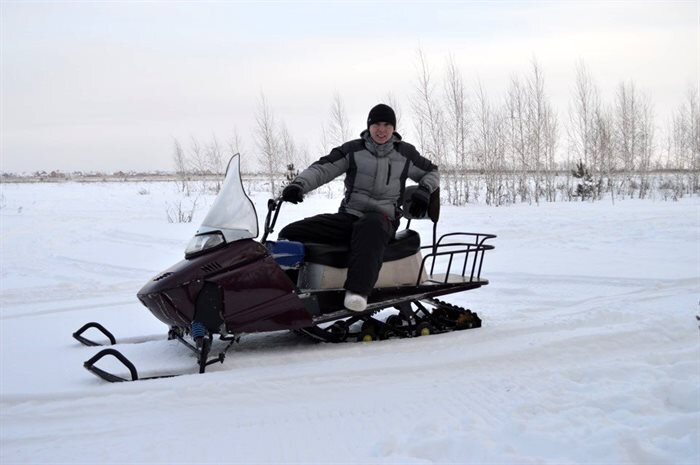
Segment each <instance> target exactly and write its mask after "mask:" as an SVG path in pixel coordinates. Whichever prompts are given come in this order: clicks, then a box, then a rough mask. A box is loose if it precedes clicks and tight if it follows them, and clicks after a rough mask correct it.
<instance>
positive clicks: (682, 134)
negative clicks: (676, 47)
mask: <svg viewBox="0 0 700 465" xmlns="http://www.w3.org/2000/svg"><path fill="white" fill-rule="evenodd" d="M672 140H673V143H672V151H673V160H674V161H673V163H674V165H676V168H677V169H679V170H682V171H684V172H685V173H686V176H685V177H686V179H687V188H686V189H685V191H686V192H688V193H696V192H698V191H700V103H699V101H698V88H697V87H689V88H688V92H687V96H686V101H685V102H683V103H682V104H681V105H680V106H679V107H678V109H677V110H676V113H675V115H674V117H673V135H672Z"/></svg>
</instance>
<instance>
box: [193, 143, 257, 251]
mask: <svg viewBox="0 0 700 465" xmlns="http://www.w3.org/2000/svg"><path fill="white" fill-rule="evenodd" d="M240 158H241V156H240V155H239V154H235V155H234V156H233V157H231V160H229V162H228V167H227V168H226V179H224V184H223V186H222V187H221V190H220V191H219V195H217V196H216V200H214V204H213V205H212V206H211V209H210V210H209V213H207V216H206V217H205V218H204V221H203V222H202V225H201V226H200V227H199V229H198V230H197V234H198V235H199V234H206V233H209V232H212V231H221V233H222V234H223V235H224V238H225V239H226V242H227V243H229V242H233V241H238V240H240V239H252V238H254V237H258V215H257V213H256V212H255V206H254V205H253V202H252V201H251V200H250V198H248V196H247V195H246V193H245V190H244V189H243V183H242V182H241V166H240Z"/></svg>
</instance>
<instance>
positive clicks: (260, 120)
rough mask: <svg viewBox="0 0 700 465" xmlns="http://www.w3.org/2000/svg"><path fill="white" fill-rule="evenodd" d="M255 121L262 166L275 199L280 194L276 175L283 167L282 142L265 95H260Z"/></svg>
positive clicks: (256, 138)
mask: <svg viewBox="0 0 700 465" xmlns="http://www.w3.org/2000/svg"><path fill="white" fill-rule="evenodd" d="M255 121H256V123H257V128H256V133H255V136H256V137H255V140H256V144H257V146H258V150H259V151H260V160H259V161H260V166H261V167H262V169H263V170H264V173H265V175H266V176H267V178H268V180H269V182H270V192H271V194H272V196H273V197H275V196H277V194H278V192H277V184H276V174H277V173H278V172H279V170H280V166H281V165H282V157H281V156H280V146H281V142H280V136H279V131H278V129H277V123H276V122H275V118H274V115H273V113H272V110H271V109H270V107H269V106H268V104H267V99H266V98H265V94H264V93H260V99H259V101H258V111H257V114H256V117H255Z"/></svg>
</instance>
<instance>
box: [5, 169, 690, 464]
mask: <svg viewBox="0 0 700 465" xmlns="http://www.w3.org/2000/svg"><path fill="white" fill-rule="evenodd" d="M1 188H2V197H1V198H0V206H1V207H2V208H1V209H0V228H1V229H0V240H1V250H0V261H1V262H0V264H1V267H2V268H1V272H0V307H1V310H0V351H1V352H0V364H1V365H0V463H2V464H3V465H5V464H7V465H10V464H20V463H52V464H56V463H66V464H68V463H70V464H75V463H86V464H97V463H100V464H102V463H115V464H116V463H119V464H122V463H160V464H179V463H182V464H194V463H210V464H214V463H216V464H225V463H247V464H250V463H265V464H268V463H363V464H366V463H382V464H383V463H392V464H397V463H401V464H404V463H408V464H411V463H499V464H506V463H508V464H511V463H512V464H523V463H524V464H531V463H537V464H541V463H544V464H548V463H551V464H562V463H565V464H566V463H571V464H603V463H606V464H607V463H616V464H617V463H626V464H696V463H699V462H700V331H699V330H698V321H696V318H695V315H696V314H698V313H700V307H699V306H698V301H699V299H700V201H699V200H698V199H697V198H695V199H683V200H682V201H680V202H655V201H635V200H625V201H619V202H617V203H616V204H615V205H612V204H611V203H610V202H609V201H608V202H599V203H584V204H577V203H556V204H543V205H541V206H527V205H517V206H512V207H500V208H490V207H486V206H467V207H460V208H457V207H443V211H442V222H441V225H440V231H441V232H449V231H459V230H462V231H464V230H466V231H473V232H489V233H495V234H497V235H498V239H496V241H495V242H494V243H495V245H496V250H494V251H492V252H490V255H487V257H486V260H485V263H484V272H483V275H484V276H485V277H487V278H488V279H490V281H491V284H490V285H489V286H486V287H483V288H481V289H477V290H475V291H470V292H465V293H462V294H456V295H452V296H448V297H446V298H445V300H449V301H451V302H454V303H456V304H459V305H462V306H464V307H468V308H471V309H472V310H474V311H477V312H478V313H479V315H480V316H481V318H482V319H483V322H484V325H483V327H482V328H481V329H476V330H470V331H462V332H455V333H450V334H444V335H437V336H431V337H427V338H416V339H402V340H390V341H383V342H375V343H346V344H314V343H312V342H308V341H306V340H304V339H301V338H299V337H298V336H295V335H294V334H291V333H289V332H279V333H269V334H260V335H245V336H243V338H242V340H241V342H240V344H238V345H236V346H235V347H234V348H233V349H232V350H231V351H230V352H229V355H228V358H227V360H226V362H225V363H224V364H223V365H214V366H211V367H210V368H209V369H208V372H207V374H205V375H198V374H195V375H191V376H182V377H179V378H174V379H162V380H154V381H144V382H138V383H131V384H124V383H123V384H107V383H105V382H102V381H101V380H99V379H97V378H96V377H94V376H93V375H91V374H90V373H88V372H87V371H85V370H84V369H83V367H82V362H83V361H85V360H87V359H88V358H89V357H90V356H91V355H92V354H94V353H96V352H97V349H95V348H89V347H84V346H81V345H79V344H78V343H77V342H76V341H74V340H73V339H72V338H71V334H72V332H73V331H74V330H76V329H77V328H78V327H79V326H81V325H82V324H83V323H85V322H87V321H91V320H97V321H100V322H102V323H104V324H105V325H106V326H107V327H108V328H110V329H111V330H112V331H113V332H114V333H115V335H116V336H117V337H118V338H120V339H122V340H125V341H127V342H135V344H128V345H125V346H124V347H123V349H122V348H120V350H123V352H124V353H125V354H126V355H127V356H128V357H130V358H131V359H132V360H133V361H134V362H135V363H136V365H137V366H138V367H139V369H140V370H141V371H142V373H143V374H144V375H146V374H156V373H166V372H169V371H178V370H188V369H189V370H191V371H192V372H194V371H195V362H194V359H193V357H192V355H191V353H190V352H189V351H188V350H187V349H186V348H185V347H183V346H182V345H180V344H178V343H177V342H174V341H166V340H165V333H166V330H167V328H166V327H164V326H163V325H162V324H161V323H160V322H159V321H158V320H156V319H155V318H154V317H153V316H151V314H150V313H149V312H148V311H147V310H146V309H145V308H144V307H142V306H141V304H140V303H139V302H138V300H137V299H136V297H135V294H136V291H137V290H138V289H139V288H140V287H141V286H142V285H143V284H144V283H145V282H146V281H147V280H148V279H150V278H151V277H152V276H153V275H154V274H155V273H157V272H159V271H161V270H162V269H164V268H166V267H168V266H170V265H171V264H173V263H174V262H176V261H178V260H180V259H181V258H182V256H183V250H184V246H185V245H186V243H187V242H188V241H189V239H190V236H191V235H192V234H193V233H194V232H195V230H196V228H197V225H198V224H199V221H201V220H202V218H203V216H204V214H205V213H206V206H207V205H208V204H211V201H212V198H211V197H205V198H202V199H200V200H199V209H198V213H197V215H196V217H195V220H194V222H193V223H191V224H170V223H168V222H167V221H166V214H165V210H166V205H167V204H168V203H170V204H172V202H173V201H174V200H175V199H176V198H177V195H176V193H175V189H174V187H173V186H172V185H171V184H164V183H161V184H157V183H152V184H134V183H111V184H100V183H98V184H77V183H65V184H51V185H47V184H18V185H2V186H1ZM139 192H140V193H139ZM253 198H254V200H255V202H256V206H257V208H258V215H259V220H260V222H261V223H262V220H263V213H264V211H263V210H262V208H263V207H264V205H265V201H266V199H267V196H266V195H265V194H264V193H254V195H253ZM337 204H338V199H337V198H336V199H330V198H327V196H326V195H324V194H319V195H312V196H310V197H309V198H307V200H306V201H305V202H304V203H303V204H300V205H298V206H291V205H285V206H284V208H283V211H282V214H281V215H280V220H279V223H278V224H280V225H282V224H285V223H286V222H287V221H290V220H292V219H297V218H300V217H302V216H307V215H310V214H313V213H316V212H319V211H333V210H335V209H336V207H337ZM414 226H415V227H416V229H418V230H419V231H421V233H422V237H423V238H424V240H425V239H427V238H429V237H430V233H429V231H430V229H429V224H427V223H422V224H419V223H414ZM278 229H279V228H278ZM273 236H274V235H273Z"/></svg>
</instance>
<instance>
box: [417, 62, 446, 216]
mask: <svg viewBox="0 0 700 465" xmlns="http://www.w3.org/2000/svg"><path fill="white" fill-rule="evenodd" d="M417 54H418V64H417V68H418V82H417V84H416V89H415V94H414V96H413V98H412V99H411V104H412V107H413V112H414V125H415V128H416V132H417V133H418V145H419V150H420V151H421V152H422V153H423V154H424V155H425V156H427V157H428V158H430V159H431V160H433V162H434V163H435V164H437V165H438V167H440V170H441V171H443V170H444V168H445V167H446V165H447V163H446V162H447V160H446V152H447V149H446V145H447V143H446V140H445V131H444V116H443V112H442V109H441V108H440V104H439V101H438V99H437V98H436V97H435V89H434V87H435V85H434V83H433V81H432V77H431V75H430V70H429V68H428V63H427V62H426V59H425V55H424V54H423V51H422V50H421V49H418V52H417ZM448 192H449V191H448ZM448 201H449V202H451V199H448Z"/></svg>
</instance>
